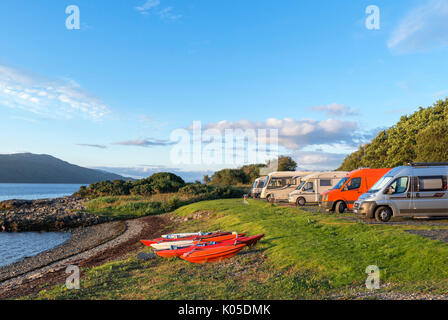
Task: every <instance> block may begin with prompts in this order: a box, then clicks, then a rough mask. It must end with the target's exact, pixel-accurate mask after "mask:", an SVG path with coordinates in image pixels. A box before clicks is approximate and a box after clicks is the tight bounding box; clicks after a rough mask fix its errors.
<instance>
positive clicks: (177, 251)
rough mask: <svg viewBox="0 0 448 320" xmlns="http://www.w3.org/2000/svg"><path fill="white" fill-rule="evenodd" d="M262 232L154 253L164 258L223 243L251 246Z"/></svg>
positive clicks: (261, 236)
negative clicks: (250, 235)
mask: <svg viewBox="0 0 448 320" xmlns="http://www.w3.org/2000/svg"><path fill="white" fill-rule="evenodd" d="M263 236H264V234H259V235H256V236H252V237H241V238H237V239H229V240H224V241H221V242H208V243H204V244H195V245H192V246H188V247H182V248H176V247H173V248H172V249H168V250H157V251H156V253H157V254H158V255H159V256H161V257H164V258H173V257H179V256H181V255H183V254H184V253H187V252H189V251H191V250H193V249H210V248H216V247H220V246H225V245H232V244H246V245H247V246H253V245H255V244H256V243H257V242H258V241H259V240H260V239H261V238H263Z"/></svg>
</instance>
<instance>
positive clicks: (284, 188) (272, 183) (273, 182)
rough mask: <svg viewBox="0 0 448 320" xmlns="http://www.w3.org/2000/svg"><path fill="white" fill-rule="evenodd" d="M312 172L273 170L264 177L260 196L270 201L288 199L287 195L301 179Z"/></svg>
mask: <svg viewBox="0 0 448 320" xmlns="http://www.w3.org/2000/svg"><path fill="white" fill-rule="evenodd" d="M311 173H313V172H310V171H282V172H273V173H270V174H269V175H268V176H267V177H266V181H265V183H264V185H263V190H262V191H261V195H260V198H261V199H266V200H267V201H270V200H271V199H275V201H288V196H289V194H290V193H291V191H293V190H294V189H296V188H297V186H298V185H299V184H300V182H301V179H302V178H303V177H305V176H307V175H309V174H311Z"/></svg>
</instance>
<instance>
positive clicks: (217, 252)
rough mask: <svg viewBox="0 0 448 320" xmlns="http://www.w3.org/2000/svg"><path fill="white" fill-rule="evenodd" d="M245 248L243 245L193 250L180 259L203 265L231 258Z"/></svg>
mask: <svg viewBox="0 0 448 320" xmlns="http://www.w3.org/2000/svg"><path fill="white" fill-rule="evenodd" d="M245 246H246V244H245V243H242V244H236V245H227V246H219V247H215V248H210V249H193V250H192V251H190V252H187V253H184V254H183V255H182V256H181V258H182V259H184V260H187V261H189V262H193V263H204V262H210V261H217V260H221V259H227V258H230V257H233V256H234V255H236V254H237V253H238V252H240V251H241V250H242V249H243V248H244V247H245Z"/></svg>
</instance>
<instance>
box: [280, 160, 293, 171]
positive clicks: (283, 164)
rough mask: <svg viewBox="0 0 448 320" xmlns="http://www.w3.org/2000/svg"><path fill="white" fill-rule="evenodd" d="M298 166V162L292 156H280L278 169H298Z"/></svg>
mask: <svg viewBox="0 0 448 320" xmlns="http://www.w3.org/2000/svg"><path fill="white" fill-rule="evenodd" d="M296 168H297V162H295V161H294V160H293V159H292V158H291V157H288V156H280V157H278V171H296Z"/></svg>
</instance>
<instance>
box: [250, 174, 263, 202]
mask: <svg viewBox="0 0 448 320" xmlns="http://www.w3.org/2000/svg"><path fill="white" fill-rule="evenodd" d="M265 181H266V177H260V178H257V179H255V182H254V184H253V185H252V189H251V190H250V196H251V197H252V198H254V199H256V198H259V197H260V195H261V190H263V186H264V182H265Z"/></svg>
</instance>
